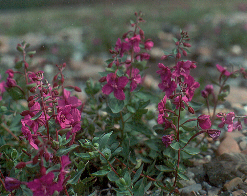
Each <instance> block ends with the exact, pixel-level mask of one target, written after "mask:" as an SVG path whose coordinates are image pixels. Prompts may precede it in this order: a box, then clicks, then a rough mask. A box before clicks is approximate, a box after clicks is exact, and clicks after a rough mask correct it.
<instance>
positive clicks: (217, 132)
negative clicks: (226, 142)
mask: <svg viewBox="0 0 247 196" xmlns="http://www.w3.org/2000/svg"><path fill="white" fill-rule="evenodd" d="M220 133H221V131H220V130H217V129H208V130H207V134H208V135H209V137H211V138H213V140H216V139H218V137H220Z"/></svg>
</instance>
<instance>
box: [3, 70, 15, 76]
mask: <svg viewBox="0 0 247 196" xmlns="http://www.w3.org/2000/svg"><path fill="white" fill-rule="evenodd" d="M5 73H6V74H8V75H9V76H8V78H13V77H14V71H13V70H12V69H8V70H7V71H6V72H5Z"/></svg>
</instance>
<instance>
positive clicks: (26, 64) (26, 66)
mask: <svg viewBox="0 0 247 196" xmlns="http://www.w3.org/2000/svg"><path fill="white" fill-rule="evenodd" d="M24 65H25V69H28V67H29V65H28V63H27V62H26V61H25V63H24Z"/></svg>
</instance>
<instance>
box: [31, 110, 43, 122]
mask: <svg viewBox="0 0 247 196" xmlns="http://www.w3.org/2000/svg"><path fill="white" fill-rule="evenodd" d="M42 113H43V111H42V110H40V111H39V112H38V113H37V114H36V115H35V116H34V117H32V118H31V120H37V119H38V118H39V117H40V116H41V114H42Z"/></svg>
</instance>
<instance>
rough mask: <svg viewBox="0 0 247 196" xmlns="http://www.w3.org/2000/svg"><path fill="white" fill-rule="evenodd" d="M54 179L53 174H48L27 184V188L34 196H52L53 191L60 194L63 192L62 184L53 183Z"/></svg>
mask: <svg viewBox="0 0 247 196" xmlns="http://www.w3.org/2000/svg"><path fill="white" fill-rule="evenodd" d="M54 177H55V175H54V173H53V172H49V173H48V174H46V175H44V176H42V177H41V178H38V179H34V180H33V181H31V182H28V183H27V187H28V188H29V189H30V190H31V191H33V195H34V196H41V195H46V196H52V195H53V193H54V192H55V191H58V192H60V191H62V190H63V186H62V183H59V182H57V183H56V182H54V181H53V180H54Z"/></svg>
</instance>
